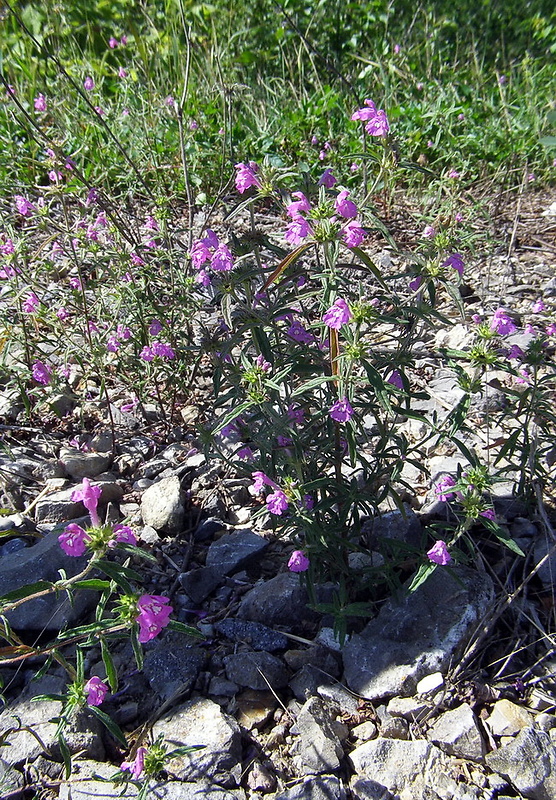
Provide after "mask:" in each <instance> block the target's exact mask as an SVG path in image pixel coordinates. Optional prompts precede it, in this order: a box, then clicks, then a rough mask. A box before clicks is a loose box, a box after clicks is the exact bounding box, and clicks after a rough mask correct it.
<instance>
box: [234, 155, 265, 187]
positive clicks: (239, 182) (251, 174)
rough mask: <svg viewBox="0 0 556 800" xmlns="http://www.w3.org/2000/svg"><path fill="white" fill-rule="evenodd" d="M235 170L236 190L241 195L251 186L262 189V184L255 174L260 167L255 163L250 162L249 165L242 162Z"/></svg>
mask: <svg viewBox="0 0 556 800" xmlns="http://www.w3.org/2000/svg"><path fill="white" fill-rule="evenodd" d="M235 168H236V170H237V174H236V189H237V190H238V192H239V193H240V194H243V193H244V192H246V191H247V189H249V188H250V187H251V186H256V187H257V188H259V189H260V188H261V182H260V181H259V179H258V178H257V176H256V174H255V173H256V171H257V170H258V167H257V164H256V163H255V162H254V161H250V162H249V164H244V163H243V162H240V163H239V164H236V165H235Z"/></svg>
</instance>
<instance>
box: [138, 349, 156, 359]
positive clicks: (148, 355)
mask: <svg viewBox="0 0 556 800" xmlns="http://www.w3.org/2000/svg"><path fill="white" fill-rule="evenodd" d="M139 358H141V359H142V360H143V361H152V360H153V359H154V353H153V351H152V349H151V348H150V347H149V346H148V345H145V347H144V348H143V349H142V350H141V352H140V353H139Z"/></svg>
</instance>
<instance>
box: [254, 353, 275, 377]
mask: <svg viewBox="0 0 556 800" xmlns="http://www.w3.org/2000/svg"><path fill="white" fill-rule="evenodd" d="M255 364H256V365H257V367H258V368H259V369H262V371H263V372H265V373H266V372H271V371H272V364H271V363H270V362H269V361H266V360H265V357H264V356H263V355H262V353H261V355H259V356H257V359H256V361H255Z"/></svg>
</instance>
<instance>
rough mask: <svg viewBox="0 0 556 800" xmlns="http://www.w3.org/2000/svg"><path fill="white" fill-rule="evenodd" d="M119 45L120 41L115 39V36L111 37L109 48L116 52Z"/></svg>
mask: <svg viewBox="0 0 556 800" xmlns="http://www.w3.org/2000/svg"><path fill="white" fill-rule="evenodd" d="M119 44H120V43H119V41H118V40H117V39H115V38H114V36H111V37H110V39H108V47H109V48H110V49H111V50H114V49H115V48H116V47H117V46H118V45H119Z"/></svg>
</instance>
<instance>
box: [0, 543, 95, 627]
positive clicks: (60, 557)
mask: <svg viewBox="0 0 556 800" xmlns="http://www.w3.org/2000/svg"><path fill="white" fill-rule="evenodd" d="M61 531H62V528H60V530H55V531H52V532H51V533H48V534H47V535H46V536H44V537H43V538H42V539H41V540H40V541H39V542H37V544H34V545H32V546H31V547H26V548H25V549H23V550H20V551H19V552H18V554H17V557H16V558H3V559H1V560H0V595H4V594H7V593H8V592H12V591H14V590H15V589H20V588H21V587H22V586H25V585H26V584H30V583H34V582H36V581H40V580H43V581H57V580H59V579H60V575H59V570H60V569H63V570H65V571H66V574H67V576H68V577H72V576H73V575H76V574H77V573H78V572H80V571H81V570H82V569H83V568H84V567H85V566H86V564H87V561H88V559H87V556H82V557H80V558H75V557H72V556H68V555H66V554H65V553H64V551H63V550H62V548H61V547H60V543H59V542H58V536H59V534H60V533H61ZM97 598H98V594H97V592H92V591H90V590H86V589H81V590H80V591H79V592H76V593H75V595H74V600H73V602H72V603H70V601H69V599H68V597H67V594H65V593H60V594H59V596H58V597H56V595H55V594H54V593H53V594H49V595H45V596H44V597H38V598H36V599H35V600H29V601H27V602H26V603H22V604H21V605H20V606H19V607H18V608H16V609H14V610H13V611H9V612H8V613H7V614H6V616H7V619H8V621H9V623H10V625H11V626H12V627H13V628H14V629H15V630H47V631H53V630H56V631H59V630H60V628H62V627H64V625H65V624H68V625H72V624H74V623H75V622H77V620H78V619H79V618H80V617H81V616H82V615H83V614H84V613H85V612H86V611H88V610H89V609H91V608H93V606H94V605H95V603H96V602H97Z"/></svg>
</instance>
